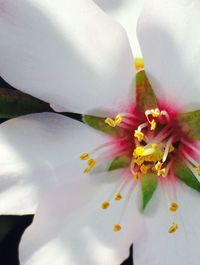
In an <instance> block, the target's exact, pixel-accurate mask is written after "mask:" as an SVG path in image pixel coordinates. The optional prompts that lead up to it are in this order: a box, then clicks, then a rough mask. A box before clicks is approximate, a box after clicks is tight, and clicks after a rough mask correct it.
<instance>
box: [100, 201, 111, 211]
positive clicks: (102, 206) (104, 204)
mask: <svg viewBox="0 0 200 265" xmlns="http://www.w3.org/2000/svg"><path fill="white" fill-rule="evenodd" d="M109 207H110V203H109V202H108V201H105V202H103V203H102V204H101V208H102V209H103V210H106V209H108V208H109Z"/></svg>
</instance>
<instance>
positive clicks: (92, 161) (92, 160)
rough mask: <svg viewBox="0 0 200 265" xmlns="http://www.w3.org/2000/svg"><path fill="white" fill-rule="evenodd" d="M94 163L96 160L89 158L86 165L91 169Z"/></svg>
mask: <svg viewBox="0 0 200 265" xmlns="http://www.w3.org/2000/svg"><path fill="white" fill-rule="evenodd" d="M95 165H96V160H95V159H93V158H91V159H89V160H88V167H89V168H90V169H91V168H93V167H94V166H95Z"/></svg>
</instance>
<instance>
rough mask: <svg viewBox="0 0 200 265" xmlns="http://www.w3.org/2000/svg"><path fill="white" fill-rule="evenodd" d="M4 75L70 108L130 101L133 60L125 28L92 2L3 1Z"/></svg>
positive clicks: (95, 108)
mask: <svg viewBox="0 0 200 265" xmlns="http://www.w3.org/2000/svg"><path fill="white" fill-rule="evenodd" d="M0 14H1V16H0V35H1V42H0V57H1V62H0V73H1V75H2V77H3V78H4V79H5V80H7V81H8V82H9V83H10V84H12V85H13V86H14V87H16V88H18V89H20V90H22V91H25V92H27V93H29V94H32V95H34V96H36V97H38V98H40V99H43V100H45V101H47V102H50V103H52V104H53V105H57V106H60V107H62V108H65V109H66V110H68V111H72V112H80V113H88V112H90V113H93V114H99V115H100V114H101V111H104V113H105V112H106V110H107V111H111V110H113V107H117V106H121V105H123V104H125V103H126V104H127V103H128V96H129V92H130V89H132V82H133V76H134V69H133V58H132V54H131V48H130V45H129V43H128V39H127V36H126V33H125V31H124V30H123V28H122V27H121V26H120V25H119V24H117V23H116V22H114V21H113V20H112V19H111V18H109V17H108V16H107V15H106V14H105V13H104V12H103V11H102V10H101V9H100V8H99V7H98V6H97V5H96V4H95V3H93V1H90V0H73V1H71V0H58V1H56V2H55V1H51V0H44V1H40V0H28V1H27V0H21V1H19V0H18V1H13V0H7V1H3V0H0Z"/></svg>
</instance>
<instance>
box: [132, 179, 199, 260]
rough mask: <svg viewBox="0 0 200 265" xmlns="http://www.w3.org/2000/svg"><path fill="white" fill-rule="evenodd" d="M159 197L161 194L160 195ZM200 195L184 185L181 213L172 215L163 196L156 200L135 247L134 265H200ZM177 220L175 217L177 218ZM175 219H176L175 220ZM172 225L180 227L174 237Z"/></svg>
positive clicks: (180, 192)
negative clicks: (172, 223)
mask: <svg viewBox="0 0 200 265" xmlns="http://www.w3.org/2000/svg"><path fill="white" fill-rule="evenodd" d="M157 195H158V194H157ZM199 202H200V195H199V194H198V193H197V192H195V191H193V190H192V189H190V188H188V187H186V186H184V184H183V185H181V187H180V189H179V190H178V203H179V206H180V209H178V211H177V213H176V214H170V213H169V211H168V206H169V205H168V204H167V201H166V200H165V199H164V197H163V192H160V194H159V198H158V196H157V197H156V196H155V198H154V201H152V203H156V204H157V209H156V211H154V212H152V213H150V212H149V213H148V214H146V217H145V218H144V222H143V225H144V227H143V230H141V231H143V233H142V234H141V235H140V236H139V238H138V240H137V241H135V242H134V243H135V244H134V264H135V265H145V264H148V265H169V264H170V265H177V264H181V265H188V264H192V265H198V264H199V259H200V252H199V240H200V226H199V219H200V208H199ZM174 216H175V217H174ZM173 217H174V218H173ZM172 221H175V222H177V223H178V225H179V229H178V230H177V231H176V232H175V233H174V234H169V233H168V228H169V227H170V224H171V222H172Z"/></svg>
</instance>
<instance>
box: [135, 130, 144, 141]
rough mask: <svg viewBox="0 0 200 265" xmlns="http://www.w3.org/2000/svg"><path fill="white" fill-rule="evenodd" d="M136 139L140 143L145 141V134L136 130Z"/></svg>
mask: <svg viewBox="0 0 200 265" xmlns="http://www.w3.org/2000/svg"><path fill="white" fill-rule="evenodd" d="M134 137H135V138H136V139H137V140H138V141H139V142H141V141H143V140H144V133H143V132H140V131H138V130H135V133H134Z"/></svg>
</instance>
